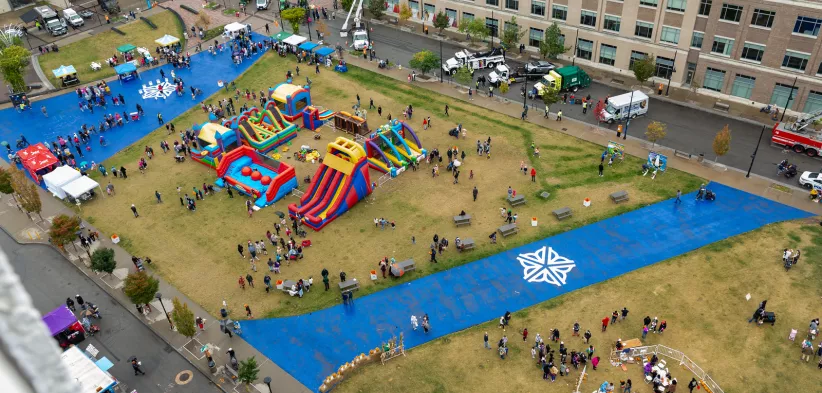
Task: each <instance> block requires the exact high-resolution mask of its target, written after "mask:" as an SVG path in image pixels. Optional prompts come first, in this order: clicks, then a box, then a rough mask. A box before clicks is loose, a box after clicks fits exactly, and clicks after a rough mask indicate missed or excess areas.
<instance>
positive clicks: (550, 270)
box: [517, 246, 576, 287]
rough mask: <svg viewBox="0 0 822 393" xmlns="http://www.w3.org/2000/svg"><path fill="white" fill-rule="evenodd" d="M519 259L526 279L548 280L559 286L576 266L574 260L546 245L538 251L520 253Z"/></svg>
mask: <svg viewBox="0 0 822 393" xmlns="http://www.w3.org/2000/svg"><path fill="white" fill-rule="evenodd" d="M517 260H518V261H519V263H520V265H522V267H523V268H524V271H523V275H522V278H523V279H525V281H528V282H547V283H549V284H554V285H556V286H558V287H559V286H562V285H564V284H565V281H566V280H567V278H568V273H569V272H570V271H571V270H572V269H573V268H574V266H576V265H575V264H574V261H572V260H570V259H568V258H565V257H563V256H561V255H559V254H557V252H556V251H554V249H553V248H551V247H545V246H543V247H542V248H540V249H539V250H537V252H532V253H525V254H519V256H517Z"/></svg>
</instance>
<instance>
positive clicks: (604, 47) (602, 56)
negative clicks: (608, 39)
mask: <svg viewBox="0 0 822 393" xmlns="http://www.w3.org/2000/svg"><path fill="white" fill-rule="evenodd" d="M616 49H617V48H616V47H615V46H613V45H608V44H600V45H599V62H600V63H602V64H607V65H609V66H612V65H614V63H615V62H616Z"/></svg>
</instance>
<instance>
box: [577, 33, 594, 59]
mask: <svg viewBox="0 0 822 393" xmlns="http://www.w3.org/2000/svg"><path fill="white" fill-rule="evenodd" d="M593 55H594V41H588V40H583V39H582V38H580V39H579V41H577V57H579V58H582V59H585V60H591V57H592V56H593Z"/></svg>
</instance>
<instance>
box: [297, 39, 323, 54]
mask: <svg viewBox="0 0 822 393" xmlns="http://www.w3.org/2000/svg"><path fill="white" fill-rule="evenodd" d="M318 46H320V44H315V43H313V42H311V41H306V42H303V43H302V44H300V46H298V48H300V49H302V50H304V51H306V52H311V51H312V50H314V48H316V47H318Z"/></svg>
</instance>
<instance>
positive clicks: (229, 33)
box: [223, 22, 249, 38]
mask: <svg viewBox="0 0 822 393" xmlns="http://www.w3.org/2000/svg"><path fill="white" fill-rule="evenodd" d="M248 30H249V28H248V25H244V24H242V23H239V22H231V23H229V24H227V25H225V27H224V28H223V35H225V36H226V37H228V38H237V36H239V35H240V32H241V31H245V32H246V33H248Z"/></svg>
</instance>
